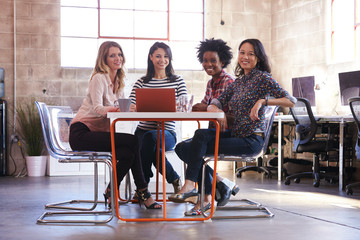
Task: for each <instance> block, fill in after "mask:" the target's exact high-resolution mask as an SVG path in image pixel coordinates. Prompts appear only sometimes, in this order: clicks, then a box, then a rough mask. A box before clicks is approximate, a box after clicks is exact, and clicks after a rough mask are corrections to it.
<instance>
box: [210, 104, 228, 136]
mask: <svg viewBox="0 0 360 240" xmlns="http://www.w3.org/2000/svg"><path fill="white" fill-rule="evenodd" d="M207 111H208V112H224V111H223V110H221V109H220V108H218V107H216V106H215V105H212V104H210V105H209V106H208V107H207ZM217 120H218V122H219V124H220V131H221V132H224V131H225V130H226V129H227V121H226V115H225V114H224V117H223V118H218V119H217Z"/></svg>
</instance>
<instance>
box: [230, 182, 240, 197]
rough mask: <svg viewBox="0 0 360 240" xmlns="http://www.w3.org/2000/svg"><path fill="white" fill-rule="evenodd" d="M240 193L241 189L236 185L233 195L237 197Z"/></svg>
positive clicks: (232, 191)
mask: <svg viewBox="0 0 360 240" xmlns="http://www.w3.org/2000/svg"><path fill="white" fill-rule="evenodd" d="M239 191H240V188H239V186H238V185H235V186H234V187H233V189H232V190H231V194H232V195H233V196H235V195H236V194H237V193H238V192H239Z"/></svg>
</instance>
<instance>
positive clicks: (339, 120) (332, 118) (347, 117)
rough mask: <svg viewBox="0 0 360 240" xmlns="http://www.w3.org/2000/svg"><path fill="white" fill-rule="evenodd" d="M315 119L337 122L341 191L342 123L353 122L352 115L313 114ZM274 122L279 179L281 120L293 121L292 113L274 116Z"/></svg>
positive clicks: (342, 168) (340, 184)
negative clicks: (276, 125) (276, 131)
mask: <svg viewBox="0 0 360 240" xmlns="http://www.w3.org/2000/svg"><path fill="white" fill-rule="evenodd" d="M315 119H317V120H318V122H319V123H321V122H329V123H339V190H340V191H342V190H343V187H344V156H343V155H344V154H343V153H344V125H345V123H346V122H354V118H353V116H352V115H344V116H341V115H334V116H324V115H315ZM274 121H275V122H277V123H278V181H281V170H282V163H283V159H282V151H281V150H282V149H281V140H282V137H283V136H282V128H281V124H282V122H294V119H293V117H292V115H280V116H275V119H274Z"/></svg>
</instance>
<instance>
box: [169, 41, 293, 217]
mask: <svg viewBox="0 0 360 240" xmlns="http://www.w3.org/2000/svg"><path fill="white" fill-rule="evenodd" d="M235 71H236V72H235V73H236V77H237V78H236V80H235V81H234V82H233V83H232V84H230V85H229V86H228V87H227V88H226V89H225V91H224V92H223V93H222V94H221V95H220V96H218V97H216V98H213V99H212V100H211V102H210V104H209V106H208V107H207V111H208V112H224V107H225V106H227V105H228V106H229V108H230V109H231V110H232V113H233V114H234V121H233V125H232V127H231V129H228V127H227V126H228V123H227V118H226V116H225V117H224V118H221V119H218V121H219V124H220V129H221V133H220V139H219V154H220V153H222V154H236V155H238V154H250V153H254V152H257V151H258V150H259V149H260V148H261V146H262V145H263V142H264V139H263V137H262V136H261V135H259V134H258V133H259V132H261V131H264V112H265V111H264V110H265V106H267V105H280V106H282V107H293V106H294V104H295V102H296V98H294V97H292V96H291V95H289V93H288V92H287V91H285V90H284V89H283V88H281V87H280V85H279V84H278V83H277V82H276V81H275V80H274V79H273V78H272V76H271V74H270V71H271V69H270V66H269V61H268V58H267V55H266V53H265V49H264V46H263V45H262V43H261V42H260V41H259V40H258V39H246V40H244V41H243V42H241V44H240V46H239V54H238V64H237V67H236V69H235ZM269 95H271V96H272V97H273V98H271V99H269V98H268V96H269ZM214 143H215V131H214V130H213V129H198V130H196V132H195V135H194V137H193V139H192V140H191V144H190V147H189V152H190V154H188V155H187V158H184V159H183V160H184V162H186V163H187V164H188V167H187V169H186V177H185V184H184V186H183V187H182V189H181V190H180V192H179V193H178V194H177V195H174V196H172V197H171V198H169V199H170V200H172V201H174V202H186V201H187V200H188V199H190V198H195V197H197V196H198V193H197V191H196V188H195V183H196V182H198V183H199V176H200V173H201V169H202V165H203V163H204V160H203V156H204V155H205V154H207V153H208V154H213V153H214ZM204 177H205V180H204V181H205V182H204V185H205V189H204V190H205V196H204V212H209V211H210V210H211V187H212V179H211V175H210V174H209V173H207V174H206V175H205V176H204ZM199 185H200V184H199ZM200 214H202V212H201V209H200V202H197V203H196V205H195V206H194V208H192V209H191V210H189V211H187V212H185V215H186V216H192V215H200Z"/></svg>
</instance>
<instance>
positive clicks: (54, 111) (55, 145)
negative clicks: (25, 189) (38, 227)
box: [35, 101, 115, 223]
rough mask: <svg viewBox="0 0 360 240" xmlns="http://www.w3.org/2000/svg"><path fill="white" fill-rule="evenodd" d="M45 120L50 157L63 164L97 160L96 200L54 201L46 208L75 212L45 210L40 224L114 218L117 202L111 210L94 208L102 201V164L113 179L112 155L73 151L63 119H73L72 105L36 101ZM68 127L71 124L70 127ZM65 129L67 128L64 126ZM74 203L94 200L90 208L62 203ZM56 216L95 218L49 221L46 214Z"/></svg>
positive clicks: (95, 161) (42, 122)
mask: <svg viewBox="0 0 360 240" xmlns="http://www.w3.org/2000/svg"><path fill="white" fill-rule="evenodd" d="M35 104H36V106H37V108H38V111H39V115H40V121H41V127H42V131H43V135H44V142H45V145H46V148H47V151H48V153H49V155H50V156H52V157H54V158H55V159H58V161H59V162H62V163H85V162H90V163H94V200H70V201H65V202H59V203H51V204H47V205H45V208H56V209H69V210H72V211H59V212H44V213H43V214H42V215H41V216H40V217H39V218H38V220H37V222H38V223H107V222H109V221H111V219H112V218H113V215H114V214H113V213H114V204H112V209H111V210H109V211H94V209H95V208H96V206H97V203H98V168H97V164H98V163H104V164H105V165H106V166H107V167H108V169H109V173H110V179H113V171H112V155H111V154H110V153H108V152H92V151H84V152H77V151H72V150H71V148H70V145H69V143H68V132H66V131H63V130H61V127H60V126H61V121H60V120H61V118H62V120H64V119H65V121H69V122H68V123H67V124H69V123H70V121H71V119H72V115H73V112H72V109H71V108H70V107H68V106H47V105H46V104H45V103H42V102H37V101H36V102H35ZM67 127H68V126H67ZM62 129H64V128H62ZM110 183H111V184H110V186H111V195H112V196H111V202H115V201H114V199H115V197H114V191H113V190H114V184H113V181H110ZM74 203H78V204H79V203H92V206H91V207H89V208H86V207H72V206H62V205H63V204H67V205H71V204H74ZM55 215H67V216H69V215H79V216H83V215H85V216H89V215H92V216H94V217H95V219H94V220H89V219H88V218H86V219H78V220H71V219H56V220H45V217H48V216H55ZM98 215H109V217H108V218H107V219H103V220H102V219H99V218H98V217H97V216H98Z"/></svg>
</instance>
